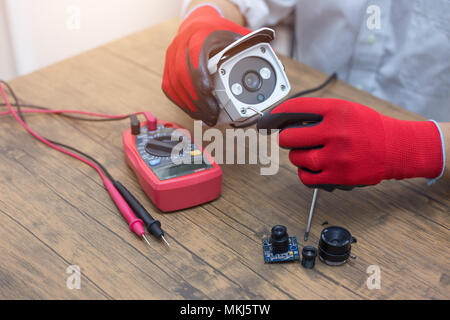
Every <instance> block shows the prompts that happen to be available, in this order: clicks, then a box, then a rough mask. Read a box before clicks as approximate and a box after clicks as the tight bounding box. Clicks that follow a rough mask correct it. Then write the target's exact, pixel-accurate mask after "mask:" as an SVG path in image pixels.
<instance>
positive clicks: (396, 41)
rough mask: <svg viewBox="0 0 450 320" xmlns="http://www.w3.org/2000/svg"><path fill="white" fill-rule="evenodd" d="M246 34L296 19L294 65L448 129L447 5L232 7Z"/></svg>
mask: <svg viewBox="0 0 450 320" xmlns="http://www.w3.org/2000/svg"><path fill="white" fill-rule="evenodd" d="M231 1H232V2H234V3H235V4H236V5H237V6H238V7H239V8H240V10H241V12H242V13H243V14H244V16H245V17H246V19H247V23H248V26H249V27H250V28H251V29H256V28H259V27H261V26H271V25H276V24H278V23H280V22H283V21H285V20H286V19H287V18H288V17H289V16H290V15H292V14H294V15H295V24H294V30H295V40H294V45H295V47H294V50H295V57H296V58H297V59H298V60H299V61H301V62H303V63H305V64H308V65H310V66H313V67H315V68H317V69H319V70H322V71H324V72H326V73H328V74H331V73H332V72H334V71H337V72H338V75H339V78H340V79H342V80H344V81H346V82H348V83H350V84H352V85H354V86H356V87H358V88H361V89H363V90H366V91H368V92H370V93H372V94H373V95H375V96H377V97H380V98H382V99H385V100H388V101H391V102H392V103H395V104H397V105H400V106H402V107H404V108H406V109H409V110H411V111H413V112H416V113H419V114H421V115H423V116H425V117H427V118H432V119H435V120H438V121H450V0H376V1H375V0H339V1H336V0H231Z"/></svg>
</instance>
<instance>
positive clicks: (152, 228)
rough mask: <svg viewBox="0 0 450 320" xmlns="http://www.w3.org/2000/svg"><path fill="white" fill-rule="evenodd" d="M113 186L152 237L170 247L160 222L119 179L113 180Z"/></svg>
mask: <svg viewBox="0 0 450 320" xmlns="http://www.w3.org/2000/svg"><path fill="white" fill-rule="evenodd" d="M113 184H114V186H115V187H116V189H117V190H118V191H119V192H120V194H121V195H122V197H123V198H124V199H125V201H126V202H127V203H128V205H129V206H130V207H131V209H132V210H133V211H134V213H135V214H136V215H137V216H138V217H139V218H141V219H142V221H144V225H145V227H146V228H147V231H148V232H149V233H150V234H152V235H153V236H154V237H156V238H158V239H161V240H163V241H164V242H165V243H166V245H167V246H168V247H170V244H169V242H167V240H166V238H165V237H164V231H163V230H162V229H161V222H160V221H159V220H155V219H154V218H153V217H152V216H151V215H150V213H149V212H148V211H147V210H146V209H145V208H144V206H143V205H142V204H141V203H140V202H139V201H138V200H137V199H136V198H135V197H134V196H133V195H132V194H131V192H130V191H128V189H127V188H125V187H124V186H123V185H122V184H121V183H120V182H119V181H117V180H116V181H114V183H113Z"/></svg>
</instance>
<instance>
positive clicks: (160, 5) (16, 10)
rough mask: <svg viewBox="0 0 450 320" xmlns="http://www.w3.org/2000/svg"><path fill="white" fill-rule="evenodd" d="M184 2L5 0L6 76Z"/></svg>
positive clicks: (2, 50)
mask: <svg viewBox="0 0 450 320" xmlns="http://www.w3.org/2000/svg"><path fill="white" fill-rule="evenodd" d="M181 2H182V1H181V0H165V1H161V0H0V29H1V30H0V59H1V61H0V78H3V79H8V78H11V77H13V76H16V75H22V74H26V73H29V72H32V71H34V70H36V69H39V68H42V67H44V66H46V65H49V64H52V63H54V62H57V61H59V60H62V59H64V58H67V57H70V56H73V55H75V54H77V53H80V52H83V51H85V50H88V49H91V48H93V47H97V46H99V45H102V44H104V43H107V42H109V41H112V40H115V39H117V38H120V37H122V36H125V35H127V34H130V33H133V32H136V31H139V30H142V29H144V28H147V27H149V26H151V25H153V24H155V23H158V22H160V21H163V20H165V19H168V18H171V17H175V16H177V15H179V14H180V12H181ZM2 14H3V17H2ZM8 43H9V45H8ZM8 47H9V48H8Z"/></svg>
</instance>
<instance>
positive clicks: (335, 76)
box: [286, 72, 337, 100]
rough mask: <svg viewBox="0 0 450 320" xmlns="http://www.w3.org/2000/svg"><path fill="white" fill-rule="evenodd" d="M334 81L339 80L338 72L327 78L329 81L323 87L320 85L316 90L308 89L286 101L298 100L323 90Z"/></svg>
mask: <svg viewBox="0 0 450 320" xmlns="http://www.w3.org/2000/svg"><path fill="white" fill-rule="evenodd" d="M333 80H337V73H336V72H333V74H332V75H331V76H329V77H328V78H327V80H325V82H323V83H322V84H321V85H319V86H317V87H315V88H311V89H307V90H303V91H300V92H297V93H296V94H293V95H292V96H290V97H289V98H287V99H286V100H289V99H293V98H298V97H301V96H304V95H306V94H309V93H313V92H316V91H319V90H322V89H323V88H325V87H326V86H327V85H329V84H330V83H331V82H332V81H333Z"/></svg>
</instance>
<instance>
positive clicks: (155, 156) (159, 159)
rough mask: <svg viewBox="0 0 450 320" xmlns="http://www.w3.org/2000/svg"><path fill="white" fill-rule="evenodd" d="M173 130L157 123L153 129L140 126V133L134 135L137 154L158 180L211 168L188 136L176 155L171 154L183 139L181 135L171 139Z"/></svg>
mask: <svg viewBox="0 0 450 320" xmlns="http://www.w3.org/2000/svg"><path fill="white" fill-rule="evenodd" d="M174 131H175V129H174V128H170V127H169V128H166V127H164V125H162V124H158V127H157V130H154V131H148V130H147V128H146V127H142V128H141V133H140V134H139V135H137V136H136V149H137V151H138V152H139V155H140V156H141V157H142V160H144V161H145V163H146V164H147V165H148V166H149V168H150V169H151V170H152V171H153V172H154V173H155V175H156V176H157V177H158V178H159V180H167V179H171V178H174V177H180V176H184V175H188V174H191V173H194V172H199V171H202V170H205V169H210V168H212V164H211V163H210V162H209V161H208V159H206V158H205V157H203V153H202V152H201V150H199V149H198V148H197V146H196V145H195V144H194V143H193V142H192V141H191V140H190V139H189V138H188V139H186V140H187V141H189V143H188V145H184V146H183V148H182V149H181V150H180V151H179V152H178V153H177V154H176V155H174V154H172V153H173V152H172V151H173V149H174V148H175V146H177V145H178V144H179V143H182V141H183V137H180V138H179V139H178V140H175V141H174V140H172V134H173V132H174Z"/></svg>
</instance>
